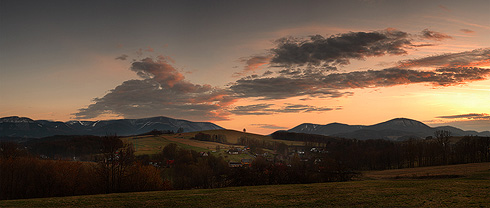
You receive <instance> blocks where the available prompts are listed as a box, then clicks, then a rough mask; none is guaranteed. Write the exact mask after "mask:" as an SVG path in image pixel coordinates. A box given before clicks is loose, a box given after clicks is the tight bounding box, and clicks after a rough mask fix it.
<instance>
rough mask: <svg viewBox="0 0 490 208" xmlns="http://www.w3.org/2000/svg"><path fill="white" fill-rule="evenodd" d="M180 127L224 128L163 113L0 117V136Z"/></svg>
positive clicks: (123, 132) (138, 131) (137, 131)
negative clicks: (130, 116)
mask: <svg viewBox="0 0 490 208" xmlns="http://www.w3.org/2000/svg"><path fill="white" fill-rule="evenodd" d="M179 128H182V129H183V131H184V132H194V131H203V130H212V129H223V128H222V127H220V126H218V125H216V124H213V123H209V122H192V121H187V120H179V119H173V118H168V117H163V116H160V117H152V118H142V119H117V120H100V121H68V122H60V121H46V120H32V119H30V118H25V117H18V116H12V117H4V118H0V137H21V138H22V137H30V138H41V137H47V136H54V135H95V136H105V135H110V134H117V135H119V136H127V135H137V134H143V133H146V132H149V131H152V130H154V129H156V130H168V131H174V132H176V131H177V130H178V129H179Z"/></svg>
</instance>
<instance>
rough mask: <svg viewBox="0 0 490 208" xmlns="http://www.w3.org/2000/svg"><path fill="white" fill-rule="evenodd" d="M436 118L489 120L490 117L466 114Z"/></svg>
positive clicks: (485, 114) (480, 114)
mask: <svg viewBox="0 0 490 208" xmlns="http://www.w3.org/2000/svg"><path fill="white" fill-rule="evenodd" d="M436 118H445V119H471V120H490V115H489V114H487V113H468V114H460V115H451V116H438V117H436Z"/></svg>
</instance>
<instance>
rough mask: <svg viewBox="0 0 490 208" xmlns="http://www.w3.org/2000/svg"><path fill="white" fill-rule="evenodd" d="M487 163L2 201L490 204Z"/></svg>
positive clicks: (25, 204)
mask: <svg viewBox="0 0 490 208" xmlns="http://www.w3.org/2000/svg"><path fill="white" fill-rule="evenodd" d="M468 165H473V164H468ZM481 165H483V166H485V165H486V166H485V167H487V169H486V171H474V172H471V173H469V174H468V176H466V177H462V178H450V179H419V180H413V179H410V180H407V179H400V180H365V181H350V182H333V183H316V184H293V185H270V186H248V187H230V188H220V189H195V190H179V191H157V192H139V193H120V194H102V195H90V196H73V197H57V198H43V199H24V200H6V201H0V207H486V206H488V205H489V204H490V197H489V195H488V189H489V187H490V180H488V179H487V178H488V177H490V171H489V170H488V163H482V164H481ZM459 168H461V167H459ZM463 168H464V167H463ZM404 170H406V171H410V169H404Z"/></svg>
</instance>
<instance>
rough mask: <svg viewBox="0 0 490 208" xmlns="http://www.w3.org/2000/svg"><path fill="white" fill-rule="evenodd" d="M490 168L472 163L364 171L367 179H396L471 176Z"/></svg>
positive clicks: (488, 164) (483, 164) (486, 164)
mask: <svg viewBox="0 0 490 208" xmlns="http://www.w3.org/2000/svg"><path fill="white" fill-rule="evenodd" d="M488 170H490V163H470V164H459V165H445V166H433V167H419V168H405V169H395V170H382V171H369V172H364V173H363V178H366V179H396V178H400V179H402V178H414V179H416V178H425V179H429V178H434V179H435V178H440V177H444V176H458V177H463V176H469V175H472V174H475V173H477V172H481V171H488Z"/></svg>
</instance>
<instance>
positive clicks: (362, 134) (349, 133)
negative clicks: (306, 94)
mask: <svg viewBox="0 0 490 208" xmlns="http://www.w3.org/2000/svg"><path fill="white" fill-rule="evenodd" d="M437 130H446V131H450V132H451V133H452V135H453V136H466V135H475V136H490V131H484V132H476V131H464V130H462V129H459V128H456V127H452V126H441V127H430V126H428V125H426V124H424V123H422V122H420V121H416V120H412V119H408V118H395V119H392V120H389V121H385V122H382V123H378V124H374V125H348V124H341V123H330V124H326V125H320V124H311V123H304V124H300V125H298V126H296V127H294V128H292V129H289V130H287V131H289V132H295V133H307V134H319V135H325V136H336V137H344V138H352V139H361V140H365V139H388V140H405V139H409V138H425V137H427V136H433V135H434V132H435V131H437Z"/></svg>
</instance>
